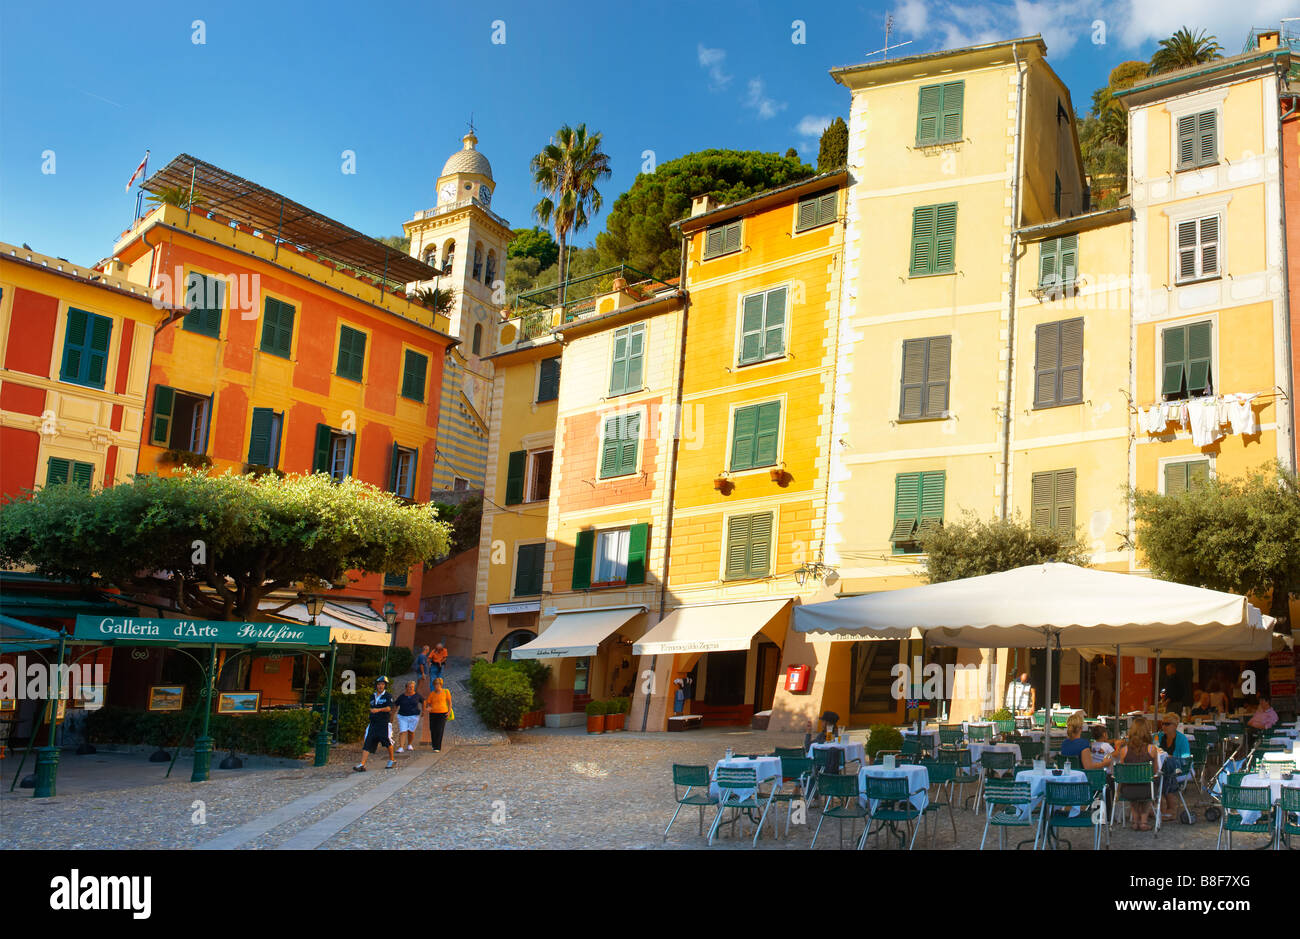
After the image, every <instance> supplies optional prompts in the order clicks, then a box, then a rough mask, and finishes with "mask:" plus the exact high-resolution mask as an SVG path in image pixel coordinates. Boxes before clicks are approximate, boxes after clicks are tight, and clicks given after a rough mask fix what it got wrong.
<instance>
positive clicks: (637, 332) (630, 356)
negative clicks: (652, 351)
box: [624, 323, 645, 391]
mask: <svg viewBox="0 0 1300 939" xmlns="http://www.w3.org/2000/svg"><path fill="white" fill-rule="evenodd" d="M644 361H645V325H644V324H643V323H638V324H637V325H635V326H633V327H631V329H630V330H629V332H628V334H627V384H626V386H625V388H624V390H625V391H640V390H641V375H642V372H643V370H644V369H643V364H644Z"/></svg>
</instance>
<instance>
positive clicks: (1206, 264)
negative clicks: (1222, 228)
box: [1174, 215, 1219, 283]
mask: <svg viewBox="0 0 1300 939" xmlns="http://www.w3.org/2000/svg"><path fill="white" fill-rule="evenodd" d="M1175 239H1176V241H1177V247H1176V248H1175V250H1176V251H1177V257H1176V260H1175V264H1176V268H1177V270H1176V273H1175V278H1174V279H1175V281H1176V282H1177V283H1183V282H1185V281H1192V280H1200V279H1202V278H1207V277H1218V276H1219V216H1218V215H1208V216H1206V217H1204V218H1196V219H1186V220H1184V221H1181V222H1179V223H1178V224H1177V226H1176V232H1175Z"/></svg>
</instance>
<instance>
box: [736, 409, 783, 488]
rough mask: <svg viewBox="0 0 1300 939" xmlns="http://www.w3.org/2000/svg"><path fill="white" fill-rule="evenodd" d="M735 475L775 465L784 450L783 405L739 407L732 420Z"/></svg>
mask: <svg viewBox="0 0 1300 939" xmlns="http://www.w3.org/2000/svg"><path fill="white" fill-rule="evenodd" d="M731 427H732V430H731V463H730V469H731V472H733V473H734V472H738V471H741V470H749V469H756V468H758V467H761V466H772V465H773V464H775V463H776V458H777V451H778V450H779V449H780V447H779V444H780V429H781V402H779V401H768V402H765V403H764V404H753V405H748V406H746V407H743V408H737V409H736V413H735V416H734V417H733V418H732V425H731Z"/></svg>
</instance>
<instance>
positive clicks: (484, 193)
mask: <svg viewBox="0 0 1300 939" xmlns="http://www.w3.org/2000/svg"><path fill="white" fill-rule="evenodd" d="M478 201H479V204H480V205H482V206H483V208H485V209H486V208H487V207H488V206H489V205H490V204H491V203H492V190H491V189H489V188H488V187H487V184H486V183H484V184H483V185H481V186H479V187H478Z"/></svg>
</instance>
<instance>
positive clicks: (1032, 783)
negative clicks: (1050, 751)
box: [1016, 768, 1088, 844]
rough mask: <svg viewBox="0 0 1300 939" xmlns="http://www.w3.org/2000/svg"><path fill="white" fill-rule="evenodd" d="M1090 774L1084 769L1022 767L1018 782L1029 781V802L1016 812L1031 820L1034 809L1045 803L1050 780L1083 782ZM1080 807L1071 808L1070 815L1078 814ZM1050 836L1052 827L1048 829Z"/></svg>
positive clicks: (1026, 842)
mask: <svg viewBox="0 0 1300 939" xmlns="http://www.w3.org/2000/svg"><path fill="white" fill-rule="evenodd" d="M1087 781H1088V776H1087V774H1085V773H1084V772H1083V770H1078V769H1063V770H1052V769H1046V768H1044V769H1022V770H1021V771H1020V772H1018V773H1016V782H1022V783H1029V804H1028V805H1022V806H1019V807H1017V809H1016V814H1017V815H1019V816H1020V817H1021V818H1023V819H1025V820H1026V821H1029V820H1031V819H1032V818H1033V816H1034V809H1037V808H1039V807H1040V806H1042V804H1043V799H1044V798H1046V796H1047V784H1048V783H1049V782H1082V783H1086V782H1087ZM1078 814H1079V809H1078V808H1073V809H1070V815H1072V816H1073V815H1078ZM1048 834H1049V836H1050V835H1051V829H1050V828H1049V829H1048ZM1028 843H1029V842H1028V841H1022V842H1021V844H1028Z"/></svg>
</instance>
